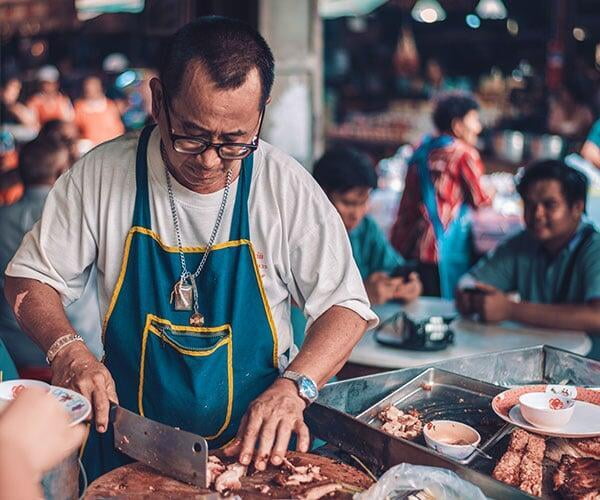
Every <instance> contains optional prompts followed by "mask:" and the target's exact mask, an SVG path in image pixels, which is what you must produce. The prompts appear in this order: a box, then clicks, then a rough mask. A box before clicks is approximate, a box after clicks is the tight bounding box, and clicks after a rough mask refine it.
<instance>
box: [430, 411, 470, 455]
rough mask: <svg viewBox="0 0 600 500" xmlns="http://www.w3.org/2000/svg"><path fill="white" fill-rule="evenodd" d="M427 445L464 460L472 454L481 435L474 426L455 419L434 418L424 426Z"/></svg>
mask: <svg viewBox="0 0 600 500" xmlns="http://www.w3.org/2000/svg"><path fill="white" fill-rule="evenodd" d="M423 437H424V438H425V442H426V443H427V446H429V447H430V448H432V449H434V450H435V451H437V452H438V453H441V454H442V455H447V456H449V457H452V458H455V459H457V460H463V459H465V458H467V457H468V456H470V455H471V454H472V453H473V452H474V451H475V448H476V447H477V446H479V443H480V442H481V436H480V435H479V432H477V431H476V430H475V429H473V427H471V426H469V425H466V424H463V423H461V422H455V421H454V420H432V421H431V422H428V423H427V424H425V427H423Z"/></svg>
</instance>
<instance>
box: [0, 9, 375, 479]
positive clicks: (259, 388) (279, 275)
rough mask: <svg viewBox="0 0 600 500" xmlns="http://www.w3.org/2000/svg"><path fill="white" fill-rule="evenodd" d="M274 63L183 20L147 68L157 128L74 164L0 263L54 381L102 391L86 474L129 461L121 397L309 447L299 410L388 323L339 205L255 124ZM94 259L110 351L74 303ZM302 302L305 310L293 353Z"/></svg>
mask: <svg viewBox="0 0 600 500" xmlns="http://www.w3.org/2000/svg"><path fill="white" fill-rule="evenodd" d="M273 67H274V65H273V56H272V54H271V51H270V49H269V47H268V45H267V44H266V42H265V41H264V39H263V38H262V37H261V36H260V35H259V34H258V33H257V32H256V31H255V30H254V29H252V28H250V27H248V26H246V25H245V24H243V23H241V22H239V21H234V20H230V19H226V18H221V17H210V18H200V19H198V20H196V21H194V22H192V23H190V24H188V25H186V26H184V27H183V28H181V29H180V30H179V31H178V32H177V33H176V34H175V35H174V37H173V38H172V40H171V41H170V43H169V45H168V48H167V50H166V51H165V55H164V58H163V62H162V65H161V67H160V76H159V78H155V79H153V80H152V81H151V83H150V85H151V90H152V112H153V116H154V118H155V120H156V122H157V124H158V126H156V127H154V128H153V127H148V128H146V129H144V130H143V131H142V133H141V134H139V135H126V136H123V137H120V138H117V139H116V140H113V141H111V142H108V143H105V144H103V145H101V146H99V147H97V148H96V149H94V150H93V151H92V152H90V153H89V154H88V155H87V156H85V157H84V158H82V159H81V160H80V161H79V162H78V163H77V164H76V165H75V166H74V167H73V168H72V169H71V170H69V171H68V172H67V173H66V174H65V175H63V176H62V177H61V178H60V179H59V181H58V182H57V183H56V185H55V187H54V189H53V191H52V192H51V193H50V195H49V196H48V201H47V202H46V206H45V209H44V213H43V216H42V219H41V220H40V222H39V223H38V224H36V226H34V228H33V230H32V231H31V232H30V233H29V234H27V235H26V236H25V238H24V240H23V243H22V246H21V248H20V249H19V251H18V252H17V254H16V256H15V257H14V259H13V260H12V261H11V263H10V264H9V266H8V268H7V270H6V274H7V279H6V287H5V293H6V296H7V298H8V301H9V303H10V304H11V306H12V307H13V309H14V312H15V315H16V317H17V320H18V321H19V323H20V325H21V327H22V328H23V330H24V331H26V332H27V333H28V334H29V335H30V336H31V337H32V338H34V339H35V341H36V342H37V343H38V344H39V345H40V346H41V347H42V349H44V351H45V352H46V353H47V357H48V360H49V362H50V363H51V365H52V369H53V374H54V379H53V382H54V384H57V385H62V386H65V387H70V388H73V389H75V390H78V391H80V392H81V393H82V394H84V395H85V396H86V397H88V398H90V400H91V401H92V402H93V408H94V418H95V430H93V431H92V432H91V434H90V437H89V439H88V442H87V445H86V448H85V456H84V458H85V462H86V468H87V470H88V473H89V475H90V476H91V478H92V479H93V478H94V477H97V476H98V475H100V474H102V473H104V472H106V471H108V470H111V469H112V468H114V467H116V466H118V465H121V464H123V463H125V461H126V459H125V457H123V456H121V455H119V454H118V452H116V451H115V450H114V448H113V444H112V435H111V434H112V431H111V430H110V428H109V426H108V409H109V401H118V402H119V404H120V405H122V406H124V407H125V408H128V409H130V410H132V411H136V412H138V413H140V414H141V415H144V416H146V417H148V418H152V419H155V420H158V421H160V422H163V423H166V424H168V425H171V426H175V427H180V428H182V429H185V430H187V431H191V432H195V433H198V434H201V435H203V436H205V437H206V439H207V440H208V441H209V445H210V446H211V447H213V448H215V447H223V446H226V448H225V451H226V452H227V453H229V454H230V455H235V456H237V457H238V459H239V461H240V463H241V464H243V465H247V464H249V463H250V462H252V461H254V463H255V466H256V467H257V469H259V470H263V469H264V468H266V466H267V463H268V462H269V461H270V462H271V463H273V464H274V465H280V464H281V463H282V460H283V457H284V455H285V451H286V449H287V447H288V443H289V441H290V437H291V435H292V434H295V435H296V436H297V446H298V448H299V449H300V450H301V451H306V450H307V448H308V444H309V436H308V429H307V427H306V425H305V424H304V420H303V411H304V409H305V408H306V406H307V404H309V403H310V402H312V401H313V400H314V399H315V398H316V396H317V394H318V387H319V386H321V385H322V384H324V383H325V382H326V381H327V380H328V379H329V377H331V376H332V375H334V374H335V373H336V372H337V371H338V370H339V369H340V368H341V366H342V365H343V363H344V362H345V361H346V359H347V357H348V356H349V354H350V351H351V350H352V348H353V346H354V345H355V344H356V342H357V341H358V340H359V339H360V337H361V336H362V334H363V333H364V331H365V329H366V328H367V326H368V324H369V323H371V324H372V323H374V322H375V321H376V318H375V316H374V314H373V313H372V312H371V311H370V309H369V304H368V300H367V297H366V294H365V291H364V288H363V285H362V282H361V278H360V275H359V273H358V270H357V268H356V265H355V264H354V261H353V260H352V253H351V249H350V244H349V242H348V237H347V234H346V231H345V229H344V226H343V224H342V222H341V220H340V217H339V216H338V214H337V212H336V210H335V208H333V206H332V205H331V204H330V203H329V201H328V200H327V197H326V196H325V194H324V193H323V192H322V191H321V190H320V188H319V187H318V186H317V184H316V183H315V182H314V181H313V180H312V178H311V176H310V174H309V173H308V172H306V171H305V170H304V169H303V168H302V167H301V166H300V165H299V164H297V163H296V162H295V161H294V160H293V159H292V158H290V157H289V156H288V155H286V154H285V153H283V152H281V151H279V150H277V149H276V148H275V147H273V146H271V145H269V144H267V143H265V142H263V141H259V139H258V137H259V134H260V128H261V124H262V120H263V117H264V114H265V109H266V105H267V103H268V102H269V94H270V90H271V86H272V83H273V74H274V70H273ZM92 266H96V267H97V270H98V290H99V300H100V308H101V310H102V311H103V312H104V313H105V316H104V318H105V319H104V328H103V343H104V349H105V357H104V359H103V362H99V361H97V359H96V358H95V357H94V356H93V355H92V354H91V352H90V351H89V350H88V349H87V347H86V345H85V343H84V342H83V341H82V339H81V338H80V337H79V336H78V335H77V332H76V331H74V329H73V327H72V326H71V325H70V324H69V322H68V320H67V318H66V316H65V313H64V308H63V307H64V305H66V304H69V303H70V302H72V301H73V300H75V299H77V298H78V296H79V295H80V293H81V291H82V289H83V285H84V284H85V281H86V277H87V275H88V273H89V272H90V269H91V268H92ZM291 299H293V300H294V301H295V302H296V303H297V304H299V305H300V306H301V307H302V308H303V310H304V312H305V314H306V315H307V316H308V319H309V330H308V335H307V339H306V341H305V343H304V345H303V347H302V350H301V351H300V352H299V353H298V354H297V355H295V356H294V354H295V352H294V351H295V350H294V346H293V342H292V333H291V326H290V323H289V317H290V300H291ZM107 430H108V432H107Z"/></svg>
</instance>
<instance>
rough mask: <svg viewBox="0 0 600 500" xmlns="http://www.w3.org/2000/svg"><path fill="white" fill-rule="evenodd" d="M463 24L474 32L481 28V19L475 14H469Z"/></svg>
mask: <svg viewBox="0 0 600 500" xmlns="http://www.w3.org/2000/svg"><path fill="white" fill-rule="evenodd" d="M465 22H466V23H467V26H468V27H469V28H473V29H474V30H476V29H477V28H479V26H481V19H479V18H478V17H477V16H476V15H475V14H469V15H467V17H465Z"/></svg>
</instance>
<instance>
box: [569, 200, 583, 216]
mask: <svg viewBox="0 0 600 500" xmlns="http://www.w3.org/2000/svg"><path fill="white" fill-rule="evenodd" d="M583 209H584V202H583V200H577V201H576V202H575V203H573V207H572V208H571V210H573V211H574V212H575V215H577V216H578V217H581V216H582V215H583Z"/></svg>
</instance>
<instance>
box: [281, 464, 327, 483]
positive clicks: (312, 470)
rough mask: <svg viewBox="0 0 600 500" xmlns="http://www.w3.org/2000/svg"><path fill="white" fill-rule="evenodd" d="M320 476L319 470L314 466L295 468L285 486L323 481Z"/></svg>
mask: <svg viewBox="0 0 600 500" xmlns="http://www.w3.org/2000/svg"><path fill="white" fill-rule="evenodd" d="M323 479H324V478H323V476H322V475H321V468H320V467H317V466H316V465H304V466H298V467H295V471H294V473H293V474H291V475H290V476H289V477H288V478H287V481H286V482H285V485H286V486H298V485H300V484H306V483H312V482H313V481H321V480H323Z"/></svg>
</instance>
